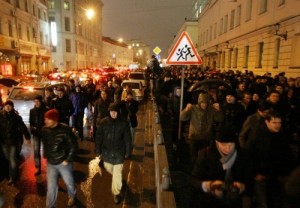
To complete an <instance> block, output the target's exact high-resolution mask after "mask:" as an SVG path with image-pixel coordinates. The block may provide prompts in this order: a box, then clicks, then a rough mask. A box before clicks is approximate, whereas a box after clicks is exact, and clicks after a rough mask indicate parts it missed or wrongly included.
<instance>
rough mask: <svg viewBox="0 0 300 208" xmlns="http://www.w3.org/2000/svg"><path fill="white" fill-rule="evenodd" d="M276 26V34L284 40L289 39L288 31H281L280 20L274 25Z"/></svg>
mask: <svg viewBox="0 0 300 208" xmlns="http://www.w3.org/2000/svg"><path fill="white" fill-rule="evenodd" d="M274 28H275V35H277V36H279V37H281V38H283V39H284V40H286V39H287V31H285V32H284V33H280V32H279V29H280V24H279V23H278V22H277V23H276V24H275V25H274Z"/></svg>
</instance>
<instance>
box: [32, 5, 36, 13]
mask: <svg viewBox="0 0 300 208" xmlns="http://www.w3.org/2000/svg"><path fill="white" fill-rule="evenodd" d="M32 15H33V16H35V5H34V4H33V5H32Z"/></svg>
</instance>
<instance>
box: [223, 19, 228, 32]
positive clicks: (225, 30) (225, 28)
mask: <svg viewBox="0 0 300 208" xmlns="http://www.w3.org/2000/svg"><path fill="white" fill-rule="evenodd" d="M227 25H228V15H225V18H224V33H226V32H227Z"/></svg>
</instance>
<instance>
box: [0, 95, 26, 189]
mask: <svg viewBox="0 0 300 208" xmlns="http://www.w3.org/2000/svg"><path fill="white" fill-rule="evenodd" d="M3 106H4V107H3V110H1V111H0V121H1V122H0V132H1V137H0V138H1V141H0V144H1V148H2V152H3V154H4V157H5V158H6V159H7V160H8V161H9V181H8V185H12V184H14V182H15V181H16V179H17V176H18V169H19V167H18V159H17V157H18V155H19V154H20V151H21V149H22V144H23V136H24V137H25V139H26V142H27V143H28V144H30V133H29V131H28V129H27V127H26V126H25V124H24V122H23V120H22V117H21V116H19V115H18V114H17V112H16V111H15V109H14V103H13V102H12V101H11V100H7V101H6V102H5V103H4V104H3Z"/></svg>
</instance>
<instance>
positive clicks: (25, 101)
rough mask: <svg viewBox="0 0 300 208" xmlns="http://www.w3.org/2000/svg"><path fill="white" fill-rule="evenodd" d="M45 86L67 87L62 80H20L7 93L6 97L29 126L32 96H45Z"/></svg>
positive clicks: (32, 103) (32, 104)
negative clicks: (53, 81)
mask: <svg viewBox="0 0 300 208" xmlns="http://www.w3.org/2000/svg"><path fill="white" fill-rule="evenodd" d="M47 87H52V88H57V87H65V88H68V86H67V84H65V83H63V82H55V83H51V82H21V83H20V84H19V85H17V86H14V87H13V88H12V90H11V92H10V93H9V95H8V99H9V100H11V101H13V102H14V108H15V110H16V111H18V113H19V115H20V116H21V117H22V118H23V121H24V123H25V124H26V125H27V126H29V111H30V109H31V108H33V106H34V102H33V100H34V98H35V97H36V96H37V95H41V96H42V97H43V98H44V97H45V89H46V88H47Z"/></svg>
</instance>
